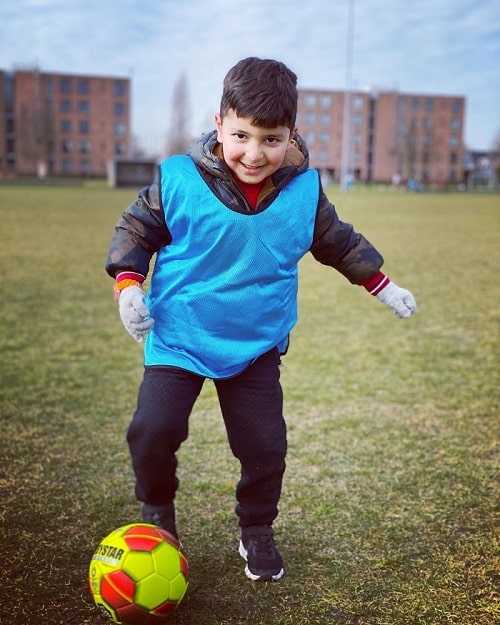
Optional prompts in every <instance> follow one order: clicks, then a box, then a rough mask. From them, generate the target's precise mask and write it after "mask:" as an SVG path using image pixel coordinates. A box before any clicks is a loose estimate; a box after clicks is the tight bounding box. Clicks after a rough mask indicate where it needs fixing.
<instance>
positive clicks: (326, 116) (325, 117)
mask: <svg viewBox="0 0 500 625" xmlns="http://www.w3.org/2000/svg"><path fill="white" fill-rule="evenodd" d="M321 125H322V126H329V125H330V113H321Z"/></svg>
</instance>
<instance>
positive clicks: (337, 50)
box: [0, 0, 500, 148]
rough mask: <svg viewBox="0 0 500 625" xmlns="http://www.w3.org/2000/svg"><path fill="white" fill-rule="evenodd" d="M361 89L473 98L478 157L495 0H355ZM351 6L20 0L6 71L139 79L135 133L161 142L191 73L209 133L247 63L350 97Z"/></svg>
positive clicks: (239, 0) (9, 34) (487, 118)
mask: <svg viewBox="0 0 500 625" xmlns="http://www.w3.org/2000/svg"><path fill="white" fill-rule="evenodd" d="M354 6H355V20H354V41H353V44H354V45H353V80H354V84H355V86H359V87H361V86H375V87H379V88H389V89H391V88H399V89H401V90H403V91H417V92H424V93H434V92H437V93H452V94H463V95H465V96H467V98H468V113H467V131H466V132H467V135H466V139H467V141H468V143H469V144H470V145H471V146H472V147H476V148H487V147H489V145H490V143H491V141H492V139H493V137H494V135H495V134H496V133H497V132H498V131H499V129H500V118H499V114H498V107H497V99H498V92H499V71H498V66H500V52H499V45H500V32H499V27H498V24H499V23H500V20H499V18H500V10H499V9H498V8H497V7H498V3H497V2H496V0H483V1H482V2H477V1H475V0H454V1H452V0H420V2H418V3H403V2H401V1H400V0H356V2H355V3H354ZM347 16H348V0H344V2H332V0H310V1H309V2H304V1H303V0H274V1H273V2H272V3H270V2H268V0H253V1H252V2H251V3H248V2H246V1H244V0H211V1H210V2H207V1H206V0H183V1H182V2H180V1H179V0H150V1H149V2H147V3H144V2H142V1H141V0H122V1H121V2H120V3H106V2H103V1H102V0H87V1H86V2H80V1H79V0H17V2H12V3H7V2H5V3H2V4H1V5H0V41H1V42H2V45H1V47H0V68H3V69H7V70H8V69H12V68H13V67H14V66H18V65H33V64H37V65H39V66H40V68H41V69H42V70H46V71H61V72H66V71H74V72H81V73H99V74H112V75H129V74H131V75H132V79H133V124H134V130H135V132H136V134H139V135H141V136H143V137H144V138H145V140H146V141H151V142H153V141H160V140H161V137H162V136H164V135H165V133H166V131H167V128H168V124H169V114H170V113H169V110H170V104H171V97H172V91H173V87H174V85H175V82H176V80H177V79H178V78H179V76H180V75H181V74H182V73H186V75H187V78H188V87H189V92H190V99H191V109H192V119H193V124H194V125H195V126H196V128H195V130H196V132H198V131H199V130H201V128H202V127H205V128H206V127H207V124H211V123H212V116H213V113H214V111H215V110H216V108H217V106H218V101H219V97H220V90H221V83H222V79H223V77H224V75H225V73H226V71H227V70H228V69H229V67H231V65H233V64H234V63H235V62H236V61H237V60H238V59H239V58H242V57H244V56H249V55H255V56H261V57H275V58H279V59H280V60H283V61H284V62H285V63H287V64H288V65H289V66H290V67H291V68H292V69H293V70H294V71H295V72H296V73H297V75H298V78H299V85H300V86H304V87H318V88H334V89H342V88H343V87H344V85H345V73H346V67H345V65H346V41H347Z"/></svg>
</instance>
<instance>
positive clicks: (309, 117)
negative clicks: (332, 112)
mask: <svg viewBox="0 0 500 625" xmlns="http://www.w3.org/2000/svg"><path fill="white" fill-rule="evenodd" d="M315 120H316V116H315V115H314V113H306V115H305V120H304V123H305V124H306V126H313V125H314V122H315Z"/></svg>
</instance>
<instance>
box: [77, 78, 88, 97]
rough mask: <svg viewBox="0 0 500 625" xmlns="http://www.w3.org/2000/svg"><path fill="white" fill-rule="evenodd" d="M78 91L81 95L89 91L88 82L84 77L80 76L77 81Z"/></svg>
mask: <svg viewBox="0 0 500 625" xmlns="http://www.w3.org/2000/svg"><path fill="white" fill-rule="evenodd" d="M76 89H77V91H78V93H80V94H81V95H87V94H88V93H90V83H89V81H88V80H87V79H86V78H81V79H80V80H79V81H78V84H77V87H76Z"/></svg>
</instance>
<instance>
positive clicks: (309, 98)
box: [306, 93, 316, 108]
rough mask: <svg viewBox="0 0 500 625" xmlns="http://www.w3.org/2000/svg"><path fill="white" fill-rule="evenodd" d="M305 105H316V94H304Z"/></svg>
mask: <svg viewBox="0 0 500 625" xmlns="http://www.w3.org/2000/svg"><path fill="white" fill-rule="evenodd" d="M306 106H308V107H309V108H314V107H315V106H316V96H315V95H314V93H308V94H306Z"/></svg>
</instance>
